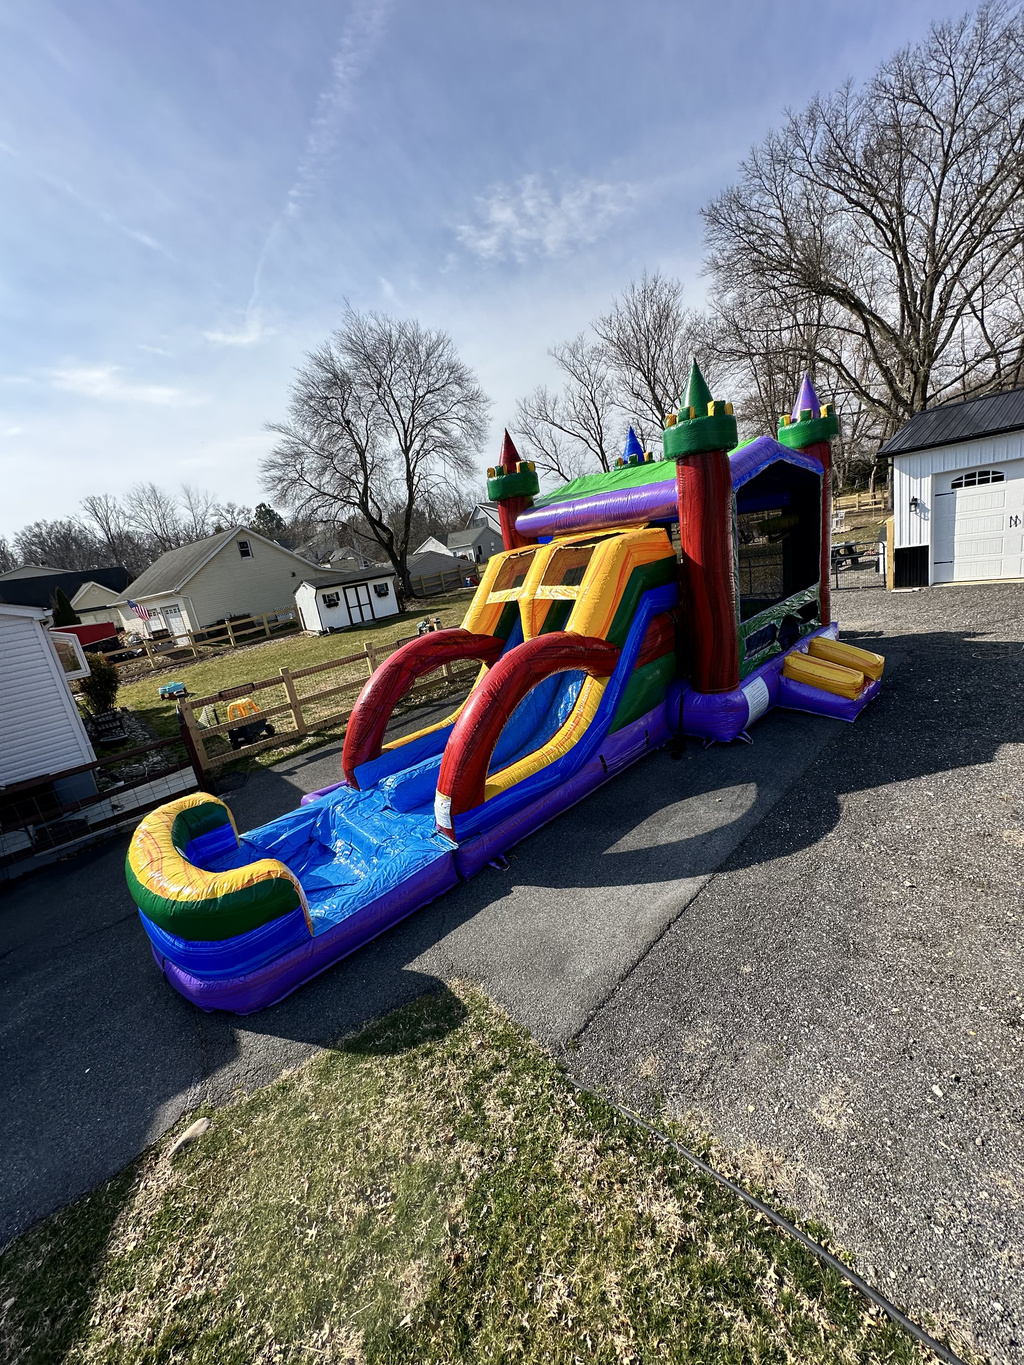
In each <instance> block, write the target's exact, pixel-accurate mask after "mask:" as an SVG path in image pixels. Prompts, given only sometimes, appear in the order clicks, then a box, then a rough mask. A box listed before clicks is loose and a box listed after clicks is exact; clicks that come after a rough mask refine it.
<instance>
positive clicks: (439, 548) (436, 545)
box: [413, 536, 448, 555]
mask: <svg viewBox="0 0 1024 1365" xmlns="http://www.w3.org/2000/svg"><path fill="white" fill-rule="evenodd" d="M447 548H448V547H447V545H445V544H444V543H443V541H440V540H438V538H437V536H427V538H426V540H425V541H424V542H423V544H422V545H417V546H416V549H415V550H413V554H414V555H425V554H427V553H429V552H431V551H432V552H433V553H434V554H437V555H443V554H444V553H445V551H446V550H447Z"/></svg>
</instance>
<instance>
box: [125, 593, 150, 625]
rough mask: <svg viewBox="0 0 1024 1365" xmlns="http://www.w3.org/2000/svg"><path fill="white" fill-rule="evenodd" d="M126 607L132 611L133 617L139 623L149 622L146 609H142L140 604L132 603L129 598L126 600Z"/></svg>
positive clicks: (147, 609)
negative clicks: (137, 619) (135, 617)
mask: <svg viewBox="0 0 1024 1365" xmlns="http://www.w3.org/2000/svg"><path fill="white" fill-rule="evenodd" d="M128 605H129V607H131V609H132V611H133V612H134V613H135V615H136V616H137V617H138V618H139V620H140V621H148V620H149V608H148V607H144V606H143V605H142V603H141V602H133V601H132V599H131V598H130V597H129V599H128Z"/></svg>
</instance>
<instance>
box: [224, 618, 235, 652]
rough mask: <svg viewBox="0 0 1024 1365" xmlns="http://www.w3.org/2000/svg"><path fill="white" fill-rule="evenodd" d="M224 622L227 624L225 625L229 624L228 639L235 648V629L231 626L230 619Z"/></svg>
mask: <svg viewBox="0 0 1024 1365" xmlns="http://www.w3.org/2000/svg"><path fill="white" fill-rule="evenodd" d="M224 624H225V625H226V626H227V628H228V639H229V640H230V641H231V648H232V649H234V647H235V632H234V631H233V630H232V628H231V622H230V621H225V622H224Z"/></svg>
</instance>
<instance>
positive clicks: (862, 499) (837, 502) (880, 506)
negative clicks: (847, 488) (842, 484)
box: [832, 493, 888, 513]
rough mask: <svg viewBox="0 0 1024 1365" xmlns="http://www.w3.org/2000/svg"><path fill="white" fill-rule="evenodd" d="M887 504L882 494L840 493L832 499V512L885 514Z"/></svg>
mask: <svg viewBox="0 0 1024 1365" xmlns="http://www.w3.org/2000/svg"><path fill="white" fill-rule="evenodd" d="M887 508H888V502H887V499H886V496H885V494H884V493H840V494H838V495H837V496H836V497H834V498H833V499H832V510H833V511H834V512H878V513H882V512H885V511H886V510H887Z"/></svg>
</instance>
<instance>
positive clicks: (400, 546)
mask: <svg viewBox="0 0 1024 1365" xmlns="http://www.w3.org/2000/svg"><path fill="white" fill-rule="evenodd" d="M488 408H489V402H488V400H487V398H486V397H485V395H484V393H483V391H482V389H481V388H480V386H479V384H478V383H477V381H476V377H475V376H474V375H473V373H472V371H471V370H470V369H469V368H468V366H466V365H465V364H464V363H463V362H462V361H461V360H460V359H459V357H458V354H457V353H456V350H455V347H454V345H453V344H452V340H451V338H450V337H449V336H448V335H447V333H445V332H442V331H435V330H430V329H427V328H424V327H422V326H421V325H420V324H419V323H418V322H416V321H415V320H412V319H399V318H392V317H388V316H387V315H385V314H381V313H358V312H356V311H354V310H353V309H349V310H348V311H347V312H346V314H345V318H344V321H343V323H342V325H341V327H340V328H339V329H338V331H336V332H335V333H334V334H333V336H332V337H331V338H330V339H329V340H328V341H327V342H325V343H324V345H323V346H321V347H319V349H317V350H316V351H313V352H311V353H310V354H309V355H308V356H307V359H306V364H305V365H304V366H303V368H302V369H301V370H300V371H299V372H298V375H297V376H296V379H295V382H294V383H293V385H292V391H291V400H290V402H289V416H288V421H287V422H284V423H280V424H275V425H272V426H271V427H270V430H271V431H274V432H276V433H277V435H278V437H279V440H278V443H277V445H276V446H275V448H274V450H273V452H272V453H271V454H270V456H268V457H267V459H266V460H265V461H264V462H263V465H262V473H263V479H264V486H265V487H266V488H267V490H268V492H270V493H272V494H273V495H274V496H275V497H276V498H277V500H278V501H280V502H282V503H283V504H284V505H286V506H288V507H291V508H294V509H295V510H296V511H297V512H299V513H305V514H313V515H316V516H318V517H319V518H320V519H322V520H324V521H331V522H335V523H337V522H339V521H342V520H345V519H346V518H348V517H352V516H357V517H359V518H360V520H361V522H362V523H363V524H364V525H365V527H366V530H367V532H368V534H369V536H370V537H371V538H372V539H373V541H374V542H375V544H376V545H377V546H378V547H379V549H380V550H382V551H383V553H384V554H385V556H386V557H387V559H388V561H389V562H390V563H391V565H392V566H393V568H394V569H395V572H396V573H397V574H398V576H399V579H400V580H401V583H402V587H403V589H404V590H405V592H406V594H408V595H411V593H412V587H411V583H410V580H409V565H408V555H409V550H410V548H411V546H410V541H411V537H412V531H413V524H414V520H415V516H416V509H417V507H422V506H425V505H429V504H430V503H431V501H432V500H436V499H437V498H439V497H441V496H442V495H443V494H444V493H445V491H446V490H448V489H450V488H451V487H452V486H453V485H460V484H462V483H463V481H464V480H465V479H466V477H467V476H468V475H469V472H470V470H471V468H472V458H471V457H472V454H473V452H474V451H475V449H476V448H477V447H478V446H479V445H480V444H481V443H482V441H483V439H484V436H485V433H486V418H487V411H488Z"/></svg>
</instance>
